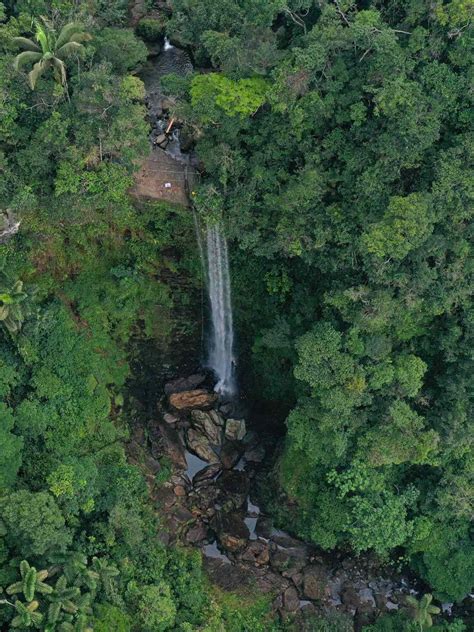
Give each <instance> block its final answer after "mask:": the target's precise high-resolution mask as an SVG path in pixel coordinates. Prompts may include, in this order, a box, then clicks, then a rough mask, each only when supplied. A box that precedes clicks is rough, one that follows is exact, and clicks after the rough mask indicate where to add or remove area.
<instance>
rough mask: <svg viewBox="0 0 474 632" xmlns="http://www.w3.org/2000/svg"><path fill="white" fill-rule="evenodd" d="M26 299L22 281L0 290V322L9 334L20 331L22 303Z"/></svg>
mask: <svg viewBox="0 0 474 632" xmlns="http://www.w3.org/2000/svg"><path fill="white" fill-rule="evenodd" d="M27 298H28V294H27V293H26V292H25V291H24V290H23V281H20V280H18V281H16V282H15V283H14V284H13V285H12V286H10V287H8V286H7V285H4V286H3V287H2V288H0V322H2V323H3V326H4V327H5V328H6V329H7V330H8V331H9V333H11V334H16V333H18V332H19V331H20V329H21V326H22V324H23V320H24V312H23V309H22V307H23V306H22V303H23V302H24V301H25V300H26V299H27Z"/></svg>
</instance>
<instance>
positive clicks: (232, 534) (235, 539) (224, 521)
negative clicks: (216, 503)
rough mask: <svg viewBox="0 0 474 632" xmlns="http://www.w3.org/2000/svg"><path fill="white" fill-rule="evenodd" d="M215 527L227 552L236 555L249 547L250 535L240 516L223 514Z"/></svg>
mask: <svg viewBox="0 0 474 632" xmlns="http://www.w3.org/2000/svg"><path fill="white" fill-rule="evenodd" d="M215 527H216V532H217V537H218V539H219V542H220V544H221V546H222V547H223V548H224V549H226V550H227V551H231V552H232V553H236V552H237V551H241V550H242V549H244V548H245V546H246V545H247V540H248V538H249V535H250V533H249V530H248V529H247V525H246V524H245V522H244V520H243V518H242V516H241V515H240V514H238V513H227V514H223V515H222V514H221V515H220V516H218V518H217V520H216V521H215Z"/></svg>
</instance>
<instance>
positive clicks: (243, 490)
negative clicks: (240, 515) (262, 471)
mask: <svg viewBox="0 0 474 632" xmlns="http://www.w3.org/2000/svg"><path fill="white" fill-rule="evenodd" d="M218 486H219V490H220V492H221V496H222V499H223V501H224V503H225V504H226V505H227V506H229V507H230V506H232V507H233V508H234V509H240V508H241V507H244V505H246V504H247V496H248V493H249V487H250V484H249V479H248V477H247V475H246V474H245V472H239V471H237V470H231V471H229V470H226V471H225V472H223V473H222V476H221V477H220V478H219V480H218Z"/></svg>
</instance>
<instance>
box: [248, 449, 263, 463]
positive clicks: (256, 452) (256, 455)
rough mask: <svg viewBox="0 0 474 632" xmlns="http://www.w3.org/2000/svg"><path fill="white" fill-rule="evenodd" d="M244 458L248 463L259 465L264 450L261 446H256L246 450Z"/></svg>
mask: <svg viewBox="0 0 474 632" xmlns="http://www.w3.org/2000/svg"><path fill="white" fill-rule="evenodd" d="M244 458H245V460H246V461H249V462H250V463H261V462H262V461H263V459H264V458H265V448H264V447H263V446H262V445H256V446H254V447H252V448H248V449H247V450H245V452H244Z"/></svg>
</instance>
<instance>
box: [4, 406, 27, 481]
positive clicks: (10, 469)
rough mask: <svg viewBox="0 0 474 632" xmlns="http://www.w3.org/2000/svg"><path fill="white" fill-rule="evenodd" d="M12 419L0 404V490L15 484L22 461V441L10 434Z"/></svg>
mask: <svg viewBox="0 0 474 632" xmlns="http://www.w3.org/2000/svg"><path fill="white" fill-rule="evenodd" d="M13 425H14V418H13V414H12V412H11V411H10V410H9V409H8V408H7V406H6V404H4V403H1V404H0V451H1V454H2V460H1V463H0V488H3V489H5V488H8V487H11V486H12V485H13V483H14V482H15V479H16V476H17V473H18V470H19V469H20V466H21V461H22V449H23V439H22V438H21V437H19V436H17V435H15V434H14V433H12V432H11V431H12V429H13Z"/></svg>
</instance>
